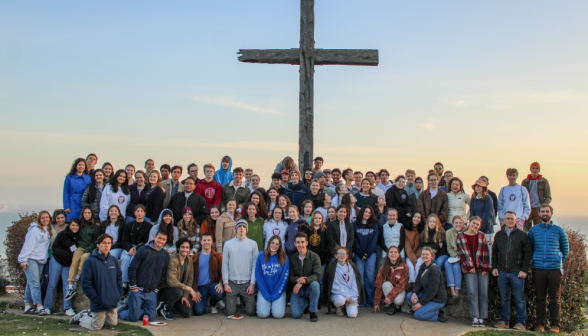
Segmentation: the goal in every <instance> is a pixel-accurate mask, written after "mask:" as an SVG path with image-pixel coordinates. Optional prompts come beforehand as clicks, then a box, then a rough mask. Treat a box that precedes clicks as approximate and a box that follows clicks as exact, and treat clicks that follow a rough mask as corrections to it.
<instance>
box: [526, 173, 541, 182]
mask: <svg viewBox="0 0 588 336" xmlns="http://www.w3.org/2000/svg"><path fill="white" fill-rule="evenodd" d="M542 177H543V175H541V174H538V175H537V178H533V175H531V174H529V175H527V178H528V179H529V180H531V181H534V180H538V179H540V178H542Z"/></svg>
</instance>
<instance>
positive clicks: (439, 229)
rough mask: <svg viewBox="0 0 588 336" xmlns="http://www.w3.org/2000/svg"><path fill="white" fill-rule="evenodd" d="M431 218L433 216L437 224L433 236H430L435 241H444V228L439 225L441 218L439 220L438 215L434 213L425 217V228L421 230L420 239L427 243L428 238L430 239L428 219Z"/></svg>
mask: <svg viewBox="0 0 588 336" xmlns="http://www.w3.org/2000/svg"><path fill="white" fill-rule="evenodd" d="M431 218H435V220H436V222H437V226H435V230H436V231H437V232H436V233H435V237H432V238H433V241H434V242H435V243H439V242H444V241H445V229H444V228H443V226H442V225H441V220H439V216H437V215H435V214H430V215H429V217H427V221H426V222H425V228H424V229H423V232H421V239H422V240H423V241H424V242H427V243H429V242H430V240H429V239H430V238H429V220H430V219H431Z"/></svg>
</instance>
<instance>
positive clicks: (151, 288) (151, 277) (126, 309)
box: [118, 232, 169, 322]
mask: <svg viewBox="0 0 588 336" xmlns="http://www.w3.org/2000/svg"><path fill="white" fill-rule="evenodd" d="M166 240H167V236H166V235H165V234H164V233H162V232H157V235H156V236H155V239H154V240H152V241H150V242H149V243H147V245H145V246H143V247H141V248H139V249H138V250H137V253H135V256H134V257H133V261H131V265H130V266H129V286H130V287H129V288H130V293H129V300H128V306H127V304H124V305H123V306H122V307H121V308H120V309H119V311H118V317H119V318H120V319H121V320H126V321H130V322H136V321H137V320H139V319H140V318H141V316H145V315H146V316H147V317H148V319H149V321H153V320H154V319H155V311H156V305H157V294H158V293H159V289H160V288H161V287H162V286H163V284H164V283H165V281H167V279H166V276H165V274H166V271H167V267H168V264H169V254H168V253H167V252H166V251H165V250H164V249H163V246H164V245H165V242H166Z"/></svg>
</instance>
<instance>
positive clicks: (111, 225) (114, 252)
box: [100, 204, 125, 259]
mask: <svg viewBox="0 0 588 336" xmlns="http://www.w3.org/2000/svg"><path fill="white" fill-rule="evenodd" d="M124 226H125V218H124V217H123V216H122V215H121V213H120V209H119V207H118V205H115V204H113V205H111V206H110V208H108V219H107V220H105V221H103V222H102V223H100V229H101V230H102V233H107V234H109V235H110V236H111V237H112V245H111V247H110V248H111V250H110V255H111V256H114V257H115V258H117V259H120V255H121V254H122V251H123V249H122V243H121V239H122V234H123V230H124Z"/></svg>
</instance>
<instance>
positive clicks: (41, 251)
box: [18, 223, 51, 265]
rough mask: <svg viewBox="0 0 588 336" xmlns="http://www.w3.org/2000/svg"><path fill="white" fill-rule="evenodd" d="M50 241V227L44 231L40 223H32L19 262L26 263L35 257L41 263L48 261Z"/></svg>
mask: <svg viewBox="0 0 588 336" xmlns="http://www.w3.org/2000/svg"><path fill="white" fill-rule="evenodd" d="M50 243H51V236H50V235H49V229H47V230H46V231H43V230H41V229H39V224H37V223H32V224H31V226H30V227H29V231H28V232H27V235H26V236H25V242H24V244H23V245H22V249H21V250H20V253H19V255H18V263H19V264H21V265H25V264H26V263H27V262H28V260H29V259H33V260H35V261H36V262H38V263H39V264H45V263H47V258H48V257H49V244H50Z"/></svg>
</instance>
